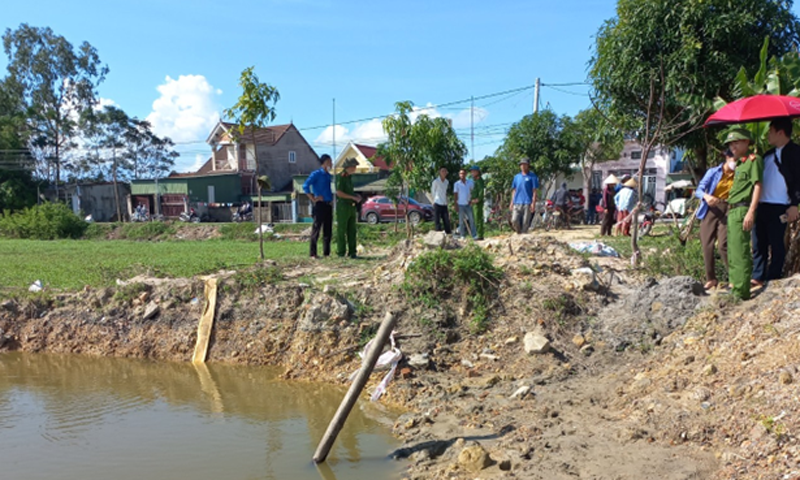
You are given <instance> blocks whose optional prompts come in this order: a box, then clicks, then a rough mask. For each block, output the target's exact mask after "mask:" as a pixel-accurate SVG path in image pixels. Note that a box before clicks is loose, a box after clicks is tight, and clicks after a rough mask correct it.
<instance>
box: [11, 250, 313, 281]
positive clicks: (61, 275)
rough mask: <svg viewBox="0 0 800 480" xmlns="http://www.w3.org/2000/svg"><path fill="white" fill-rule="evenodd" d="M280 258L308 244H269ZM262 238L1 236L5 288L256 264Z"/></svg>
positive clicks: (297, 254)
mask: <svg viewBox="0 0 800 480" xmlns="http://www.w3.org/2000/svg"><path fill="white" fill-rule="evenodd" d="M264 255H265V257H267V258H269V259H274V260H279V261H283V260H292V259H298V260H299V259H303V258H306V256H307V255H308V243H307V242H264ZM257 260H258V242H249V241H231V240H206V241H170V242H134V241H128V240H115V241H95V240H56V241H37V240H8V239H0V265H2V267H0V289H6V288H7V287H11V288H12V289H14V290H16V289H17V288H19V287H27V286H28V285H30V284H31V283H32V282H33V281H35V280H41V281H42V282H43V283H44V284H45V285H47V286H49V287H51V288H56V289H79V288H83V286H85V285H92V286H104V285H113V284H114V282H115V280H116V279H117V278H123V279H124V278H129V277H131V276H134V275H136V274H140V273H146V274H150V275H155V276H170V277H173V276H174V277H186V276H192V275H197V274H202V273H209V272H214V271H217V270H219V269H221V268H231V267H236V266H242V265H252V264H254V263H255V262H256V261H257Z"/></svg>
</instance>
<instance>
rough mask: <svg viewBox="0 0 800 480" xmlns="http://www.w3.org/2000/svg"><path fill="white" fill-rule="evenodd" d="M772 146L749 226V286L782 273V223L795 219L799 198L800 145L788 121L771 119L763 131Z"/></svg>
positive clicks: (784, 247)
mask: <svg viewBox="0 0 800 480" xmlns="http://www.w3.org/2000/svg"><path fill="white" fill-rule="evenodd" d="M767 140H768V141H769V144H770V145H772V146H773V147H775V148H773V149H772V150H770V151H768V152H767V153H766V154H765V155H764V182H763V186H762V188H761V198H760V199H759V203H758V209H757V210H756V221H755V226H754V227H753V276H752V280H751V281H750V283H751V285H753V286H762V285H764V283H766V282H767V281H768V280H775V279H778V278H781V277H782V276H783V266H784V262H785V261H786V244H785V242H784V236H785V235H786V224H787V222H788V223H791V222H793V221H795V220H797V217H798V214H797V204H798V203H799V202H800V192H799V191H800V186H798V184H797V183H798V182H800V178H795V177H796V176H797V172H798V170H799V167H800V147H798V146H797V144H795V143H794V142H792V121H791V120H790V119H788V118H785V119H776V120H773V121H772V123H771V124H770V127H769V133H767Z"/></svg>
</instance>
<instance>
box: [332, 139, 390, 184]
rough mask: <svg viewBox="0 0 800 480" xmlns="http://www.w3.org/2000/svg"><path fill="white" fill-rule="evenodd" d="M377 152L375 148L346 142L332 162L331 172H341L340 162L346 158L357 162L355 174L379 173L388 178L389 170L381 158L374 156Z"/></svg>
mask: <svg viewBox="0 0 800 480" xmlns="http://www.w3.org/2000/svg"><path fill="white" fill-rule="evenodd" d="M377 151H378V149H377V148H375V147H372V146H369V145H361V144H358V143H353V142H348V143H347V145H345V147H344V148H343V149H342V151H341V152H340V153H339V155H338V156H337V157H336V160H335V161H334V162H333V170H334V171H335V172H336V173H339V172H340V171H341V170H342V167H341V165H342V162H344V161H345V160H346V159H348V158H355V159H356V160H357V161H358V166H357V167H356V173H380V174H383V175H385V176H388V175H389V173H390V172H391V168H390V167H389V165H387V164H386V162H385V161H384V159H383V157H380V156H377V155H376V153H377ZM383 175H382V176H383Z"/></svg>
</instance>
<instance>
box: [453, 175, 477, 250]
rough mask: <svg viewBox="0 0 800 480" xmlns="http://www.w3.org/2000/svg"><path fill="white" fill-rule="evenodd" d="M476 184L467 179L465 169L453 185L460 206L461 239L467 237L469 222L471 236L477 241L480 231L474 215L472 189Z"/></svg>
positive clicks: (459, 231)
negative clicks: (476, 225) (476, 226)
mask: <svg viewBox="0 0 800 480" xmlns="http://www.w3.org/2000/svg"><path fill="white" fill-rule="evenodd" d="M474 186H475V183H474V182H473V181H472V180H469V179H467V171H466V170H464V169H463V168H462V169H461V170H459V172H458V181H457V182H456V183H455V185H453V193H454V194H455V198H456V205H457V206H458V234H459V236H461V237H465V236H466V235H467V229H466V224H467V222H469V227H470V234H471V235H472V238H473V239H475V240H477V238H478V230H477V229H476V228H475V216H474V214H473V213H472V203H471V201H472V188H473V187H474Z"/></svg>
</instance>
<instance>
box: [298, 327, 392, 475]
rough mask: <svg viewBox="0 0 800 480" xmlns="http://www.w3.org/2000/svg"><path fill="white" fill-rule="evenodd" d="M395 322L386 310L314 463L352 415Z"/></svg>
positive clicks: (326, 432)
mask: <svg viewBox="0 0 800 480" xmlns="http://www.w3.org/2000/svg"><path fill="white" fill-rule="evenodd" d="M395 322H396V318H395V316H394V314H393V313H391V312H386V316H385V317H384V318H383V322H381V327H380V328H379V329H378V333H377V335H376V336H375V341H374V342H373V344H372V348H371V349H370V350H369V351H368V352H367V355H366V357H365V360H364V364H363V365H362V366H361V369H360V370H359V371H358V375H356V378H355V379H354V380H353V383H352V384H351V385H350V390H348V391H347V394H346V395H345V396H344V399H343V400H342V403H341V404H339V409H338V410H336V414H334V416H333V419H332V420H331V423H330V424H329V425H328V429H327V430H326V431H325V435H323V436H322V440H321V441H320V442H319V446H318V447H317V451H316V452H315V453H314V463H322V462H324V461H325V459H326V458H327V457H328V453H330V451H331V447H332V446H333V442H334V441H335V440H336V437H337V436H338V435H339V432H340V431H341V430H342V427H344V422H345V421H347V416H348V415H350V411H351V410H352V409H353V406H354V405H355V404H356V401H358V396H359V395H360V394H361V390H363V389H364V385H366V384H367V380H369V376H370V374H371V373H372V370H373V369H374V368H375V363H377V361H378V357H379V356H380V355H381V352H382V351H383V346H384V345H385V344H386V340H388V339H389V335H390V334H391V333H392V330H393V329H394V325H395Z"/></svg>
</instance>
